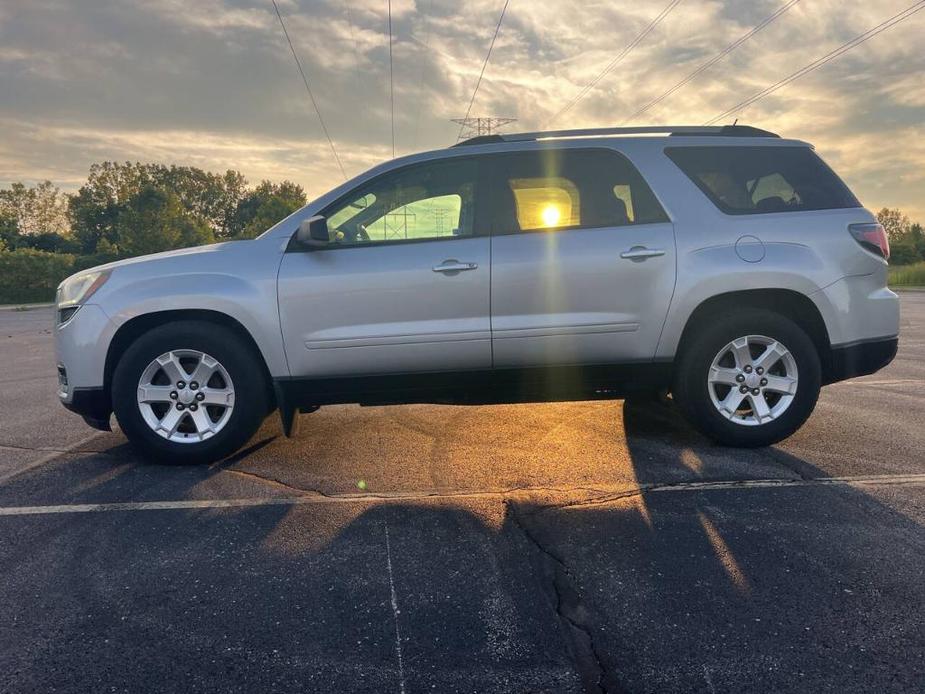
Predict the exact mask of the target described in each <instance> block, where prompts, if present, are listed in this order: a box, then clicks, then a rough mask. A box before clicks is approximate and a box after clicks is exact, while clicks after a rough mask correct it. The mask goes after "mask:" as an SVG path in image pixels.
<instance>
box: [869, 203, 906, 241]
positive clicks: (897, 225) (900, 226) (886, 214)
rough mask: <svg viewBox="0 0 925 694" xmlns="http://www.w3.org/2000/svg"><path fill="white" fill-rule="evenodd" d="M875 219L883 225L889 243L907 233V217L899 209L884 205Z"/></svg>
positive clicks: (898, 239)
mask: <svg viewBox="0 0 925 694" xmlns="http://www.w3.org/2000/svg"><path fill="white" fill-rule="evenodd" d="M877 221H878V222H880V224H882V225H883V229H884V231H886V235H887V237H888V238H889V239H890V243H893V242H895V241H900V240H901V239H903V238H904V237H905V236H906V234H908V233H909V218H908V217H907V216H906V215H904V214H903V213H902V211H901V210H895V209H890V208H888V207H884V208H883V209H882V210H880V211H879V212H878V213H877Z"/></svg>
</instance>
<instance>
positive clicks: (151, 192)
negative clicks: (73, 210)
mask: <svg viewBox="0 0 925 694" xmlns="http://www.w3.org/2000/svg"><path fill="white" fill-rule="evenodd" d="M115 228H116V239H115V242H114V246H115V247H116V248H117V249H118V251H119V252H120V253H122V254H125V255H130V256H135V255H145V254H148V253H157V252H160V251H167V250H171V249H174V248H185V247H188V246H198V245H201V244H204V243H211V242H212V241H214V240H215V239H214V235H213V233H212V230H211V229H210V228H209V226H208V225H207V224H206V223H204V222H203V221H202V220H201V219H198V218H197V217H196V216H195V215H193V214H190V213H189V212H188V211H187V210H186V209H184V207H183V206H182V205H181V204H180V200H179V198H178V197H177V195H176V194H175V193H173V192H172V191H165V190H162V189H160V188H156V187H155V186H153V185H145V186H144V187H142V188H141V189H140V190H139V191H138V192H137V193H136V194H135V195H133V196H132V197H131V198H130V199H129V200H128V201H126V203H125V204H124V206H123V207H122V209H120V211H119V212H118V214H117V216H116V218H115ZM104 240H105V241H106V242H107V244H106V245H107V246H108V245H109V243H112V242H110V241H109V239H104Z"/></svg>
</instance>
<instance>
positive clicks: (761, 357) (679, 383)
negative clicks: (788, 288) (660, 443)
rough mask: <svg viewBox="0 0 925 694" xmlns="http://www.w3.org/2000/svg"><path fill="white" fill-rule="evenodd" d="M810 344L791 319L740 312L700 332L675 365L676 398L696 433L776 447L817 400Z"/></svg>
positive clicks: (733, 442)
mask: <svg viewBox="0 0 925 694" xmlns="http://www.w3.org/2000/svg"><path fill="white" fill-rule="evenodd" d="M820 386H821V366H820V363H819V354H818V352H817V350H816V347H815V345H814V344H813V341H812V340H811V339H810V337H809V336H808V335H807V334H806V332H805V331H803V330H802V329H801V328H800V327H799V326H798V325H796V324H795V323H794V322H793V321H791V320H789V319H788V318H786V317H784V316H782V315H780V314H777V313H773V312H770V311H764V310H757V309H756V310H742V311H738V312H736V313H734V314H732V315H729V316H725V317H723V318H722V320H716V322H715V323H713V324H711V325H708V326H703V327H701V328H699V329H698V332H697V333H696V334H695V335H694V337H693V339H692V340H691V341H690V342H689V344H688V345H687V347H686V348H685V350H684V352H683V353H682V354H681V358H680V360H679V362H678V368H677V372H676V377H675V386H674V391H673V395H674V399H675V401H676V402H677V403H678V405H679V407H680V408H681V411H682V413H683V414H684V415H685V417H686V418H687V419H688V421H690V422H691V424H693V425H694V426H695V427H696V428H697V429H699V430H700V431H701V432H702V433H704V434H706V435H707V436H709V437H710V438H712V439H714V440H715V441H717V442H719V443H722V444H725V445H728V446H742V447H757V446H767V445H770V444H772V443H776V442H777V441H780V440H782V439H784V438H786V437H788V436H790V435H791V434H793V433H794V432H795V431H796V430H797V429H799V428H800V426H802V424H803V422H805V421H806V419H807V418H808V417H809V415H810V414H811V413H812V411H813V408H814V407H815V405H816V400H817V399H818V397H819V389H820Z"/></svg>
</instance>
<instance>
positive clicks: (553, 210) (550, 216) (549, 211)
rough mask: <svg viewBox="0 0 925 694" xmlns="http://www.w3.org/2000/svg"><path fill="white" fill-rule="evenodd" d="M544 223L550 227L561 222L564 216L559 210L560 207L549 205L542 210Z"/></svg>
mask: <svg viewBox="0 0 925 694" xmlns="http://www.w3.org/2000/svg"><path fill="white" fill-rule="evenodd" d="M542 217H543V225H544V226H548V227H554V226H556V225H557V224H558V223H559V220H560V219H561V218H562V213H561V212H560V211H559V208H558V207H556V206H555V205H547V206H546V207H544V208H543V212H542Z"/></svg>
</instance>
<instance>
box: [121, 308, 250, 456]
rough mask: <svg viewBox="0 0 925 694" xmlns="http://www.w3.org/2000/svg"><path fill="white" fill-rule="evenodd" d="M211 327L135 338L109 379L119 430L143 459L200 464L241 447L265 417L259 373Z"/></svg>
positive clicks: (177, 327)
mask: <svg viewBox="0 0 925 694" xmlns="http://www.w3.org/2000/svg"><path fill="white" fill-rule="evenodd" d="M252 352H253V350H252V349H250V348H249V347H248V346H247V345H246V344H244V342H243V341H242V340H241V339H240V338H239V337H238V336H237V335H236V334H235V333H233V332H232V331H230V330H228V329H227V328H225V327H223V326H219V325H212V324H203V323H198V322H192V321H178V322H175V323H168V324H165V325H162V326H159V327H157V328H155V329H153V330H151V331H149V332H147V333H145V334H144V335H143V336H141V337H140V338H139V339H138V340H136V341H135V342H134V343H133V344H132V345H131V346H130V347H129V348H128V349H127V350H126V352H125V354H124V355H123V356H122V358H121V359H120V360H119V363H118V365H117V367H116V370H115V373H114V374H113V387H112V396H113V407H114V409H115V413H116V418H117V419H118V420H119V426H120V427H121V428H122V430H123V432H125V435H126V436H127V437H128V439H129V441H130V442H131V443H132V444H133V445H134V446H135V448H136V449H137V450H138V451H139V452H140V453H141V454H142V455H143V456H144V457H146V458H148V459H150V460H153V461H156V462H161V463H168V464H179V465H183V464H195V463H208V462H212V461H215V460H219V459H221V458H224V457H226V456H228V455H230V454H232V453H234V452H235V451H236V450H237V449H238V448H240V447H241V446H243V445H244V444H245V443H246V442H247V441H248V439H250V437H251V436H253V434H254V432H255V431H256V430H257V428H258V427H259V426H260V423H261V421H262V420H263V418H264V416H265V415H266V413H267V388H266V383H265V379H264V376H263V371H262V368H261V366H260V364H259V362H258V358H259V357H257V355H254V354H253V353H252Z"/></svg>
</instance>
